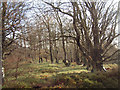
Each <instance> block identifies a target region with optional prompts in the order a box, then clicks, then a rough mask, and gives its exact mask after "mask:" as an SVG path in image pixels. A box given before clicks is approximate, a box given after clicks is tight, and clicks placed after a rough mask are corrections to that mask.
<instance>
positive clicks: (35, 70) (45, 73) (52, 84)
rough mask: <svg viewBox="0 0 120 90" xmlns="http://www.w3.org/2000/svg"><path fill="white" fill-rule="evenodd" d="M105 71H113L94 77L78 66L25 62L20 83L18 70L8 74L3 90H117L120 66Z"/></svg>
mask: <svg viewBox="0 0 120 90" xmlns="http://www.w3.org/2000/svg"><path fill="white" fill-rule="evenodd" d="M104 67H106V68H110V70H108V71H107V72H95V73H91V72H90V71H88V70H86V67H83V66H82V65H76V63H75V62H74V63H71V65H70V67H66V66H65V65H64V64H63V63H62V62H60V63H59V64H50V62H49V61H48V62H43V63H38V62H37V61H36V62H34V63H27V62H26V61H24V62H21V63H20V64H19V68H18V72H17V75H18V76H17V79H16V78H15V75H16V69H15V68H9V69H7V70H6V72H5V80H4V85H3V88H117V87H118V70H117V69H118V65H117V64H105V65H104Z"/></svg>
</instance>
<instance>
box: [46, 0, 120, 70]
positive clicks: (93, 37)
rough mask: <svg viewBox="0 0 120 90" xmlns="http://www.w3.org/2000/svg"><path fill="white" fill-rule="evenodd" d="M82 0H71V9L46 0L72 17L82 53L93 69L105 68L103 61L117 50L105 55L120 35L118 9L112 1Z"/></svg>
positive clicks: (77, 41) (76, 38)
mask: <svg viewBox="0 0 120 90" xmlns="http://www.w3.org/2000/svg"><path fill="white" fill-rule="evenodd" d="M82 1H83V2H80V1H79V0H77V1H76V2H72V1H70V2H69V3H68V4H69V5H70V6H71V8H72V10H71V11H70V10H68V11H67V10H66V11H64V10H63V9H61V8H60V6H59V7H56V6H55V4H53V3H48V2H45V1H44V2H45V3H46V4H48V5H50V6H51V7H52V8H54V9H56V10H58V11H59V12H61V13H63V14H66V15H68V16H70V17H71V18H72V20H73V26H74V31H75V32H76V37H75V40H76V43H77V45H78V47H79V50H80V52H81V55H82V56H83V57H84V58H85V59H86V61H87V62H89V63H88V64H87V65H90V66H92V71H96V70H97V71H102V70H103V62H104V61H106V60H109V59H111V57H112V56H113V55H115V54H116V53H117V52H118V50H116V51H115V52H113V53H112V54H111V55H109V56H106V55H105V54H106V53H107V52H108V51H109V49H110V47H109V45H111V44H112V42H113V41H114V39H115V38H116V37H118V36H119V35H120V34H118V33H116V25H117V15H118V10H117V9H116V8H115V5H112V3H111V4H110V5H107V2H101V1H99V2H90V1H89V0H82ZM112 46H114V45H112Z"/></svg>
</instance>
